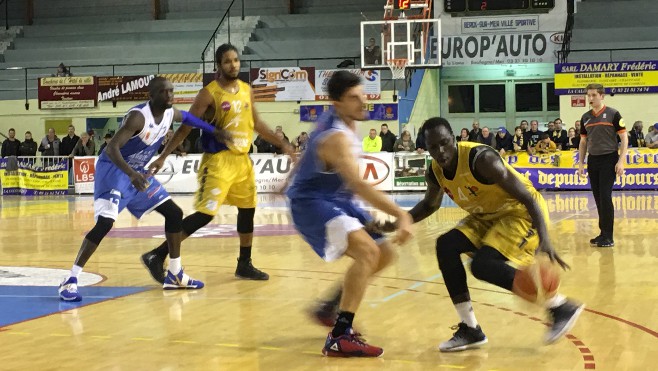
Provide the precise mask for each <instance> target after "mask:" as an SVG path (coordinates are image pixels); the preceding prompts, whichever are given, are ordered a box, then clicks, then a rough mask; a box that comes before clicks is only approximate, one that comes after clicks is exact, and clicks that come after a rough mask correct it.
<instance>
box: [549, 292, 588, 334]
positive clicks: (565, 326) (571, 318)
mask: <svg viewBox="0 0 658 371" xmlns="http://www.w3.org/2000/svg"><path fill="white" fill-rule="evenodd" d="M583 309H585V304H577V303H574V302H573V301H571V300H567V301H566V302H565V303H564V304H562V305H560V306H558V307H555V308H550V309H549V310H548V314H549V316H550V317H551V319H552V323H553V325H552V326H551V329H550V330H549V331H548V333H547V334H546V343H547V344H551V343H554V342H556V341H558V340H559V339H560V338H561V337H562V335H564V334H566V333H567V332H568V331H569V330H571V328H572V327H573V325H575V324H576V321H577V320H578V317H579V316H580V314H581V313H582V312H583Z"/></svg>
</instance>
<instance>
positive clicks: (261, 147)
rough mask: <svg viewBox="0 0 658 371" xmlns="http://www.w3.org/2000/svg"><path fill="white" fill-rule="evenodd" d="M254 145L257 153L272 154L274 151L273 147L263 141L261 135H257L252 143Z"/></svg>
mask: <svg viewBox="0 0 658 371" xmlns="http://www.w3.org/2000/svg"><path fill="white" fill-rule="evenodd" d="M254 145H255V146H256V149H257V150H258V153H274V151H276V148H275V147H274V145H273V144H272V143H270V142H268V141H266V140H265V139H263V137H262V136H261V135H258V136H257V137H256V140H255V141H254Z"/></svg>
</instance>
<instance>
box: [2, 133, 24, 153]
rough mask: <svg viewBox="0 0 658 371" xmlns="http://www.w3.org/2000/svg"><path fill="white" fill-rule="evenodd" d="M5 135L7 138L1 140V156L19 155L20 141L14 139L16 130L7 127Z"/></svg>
mask: <svg viewBox="0 0 658 371" xmlns="http://www.w3.org/2000/svg"><path fill="white" fill-rule="evenodd" d="M7 135H8V137H7V139H5V140H4V142H2V157H3V158H5V157H9V156H19V154H20V147H21V142H20V141H19V140H18V139H16V130H14V128H11V129H9V132H8V133H7Z"/></svg>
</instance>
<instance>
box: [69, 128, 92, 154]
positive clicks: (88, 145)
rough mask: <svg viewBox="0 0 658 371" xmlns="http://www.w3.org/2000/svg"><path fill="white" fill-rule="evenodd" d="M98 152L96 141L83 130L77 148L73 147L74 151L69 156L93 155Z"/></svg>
mask: <svg viewBox="0 0 658 371" xmlns="http://www.w3.org/2000/svg"><path fill="white" fill-rule="evenodd" d="M95 154H96V144H95V143H94V141H93V140H91V137H90V136H89V134H87V133H86V132H84V131H83V132H82V134H81V135H80V140H79V141H78V143H77V144H76V145H75V148H73V152H71V154H70V155H69V157H71V158H72V157H75V156H93V155H95Z"/></svg>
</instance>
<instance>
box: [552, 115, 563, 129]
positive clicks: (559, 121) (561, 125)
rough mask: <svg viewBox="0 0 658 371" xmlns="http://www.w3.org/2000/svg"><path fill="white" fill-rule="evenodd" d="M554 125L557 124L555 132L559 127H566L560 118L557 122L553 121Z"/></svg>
mask: <svg viewBox="0 0 658 371" xmlns="http://www.w3.org/2000/svg"><path fill="white" fill-rule="evenodd" d="M553 123H554V124H555V130H557V125H560V127H563V126H564V123H563V122H562V119H561V118H559V117H558V118H556V119H555V121H553Z"/></svg>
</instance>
